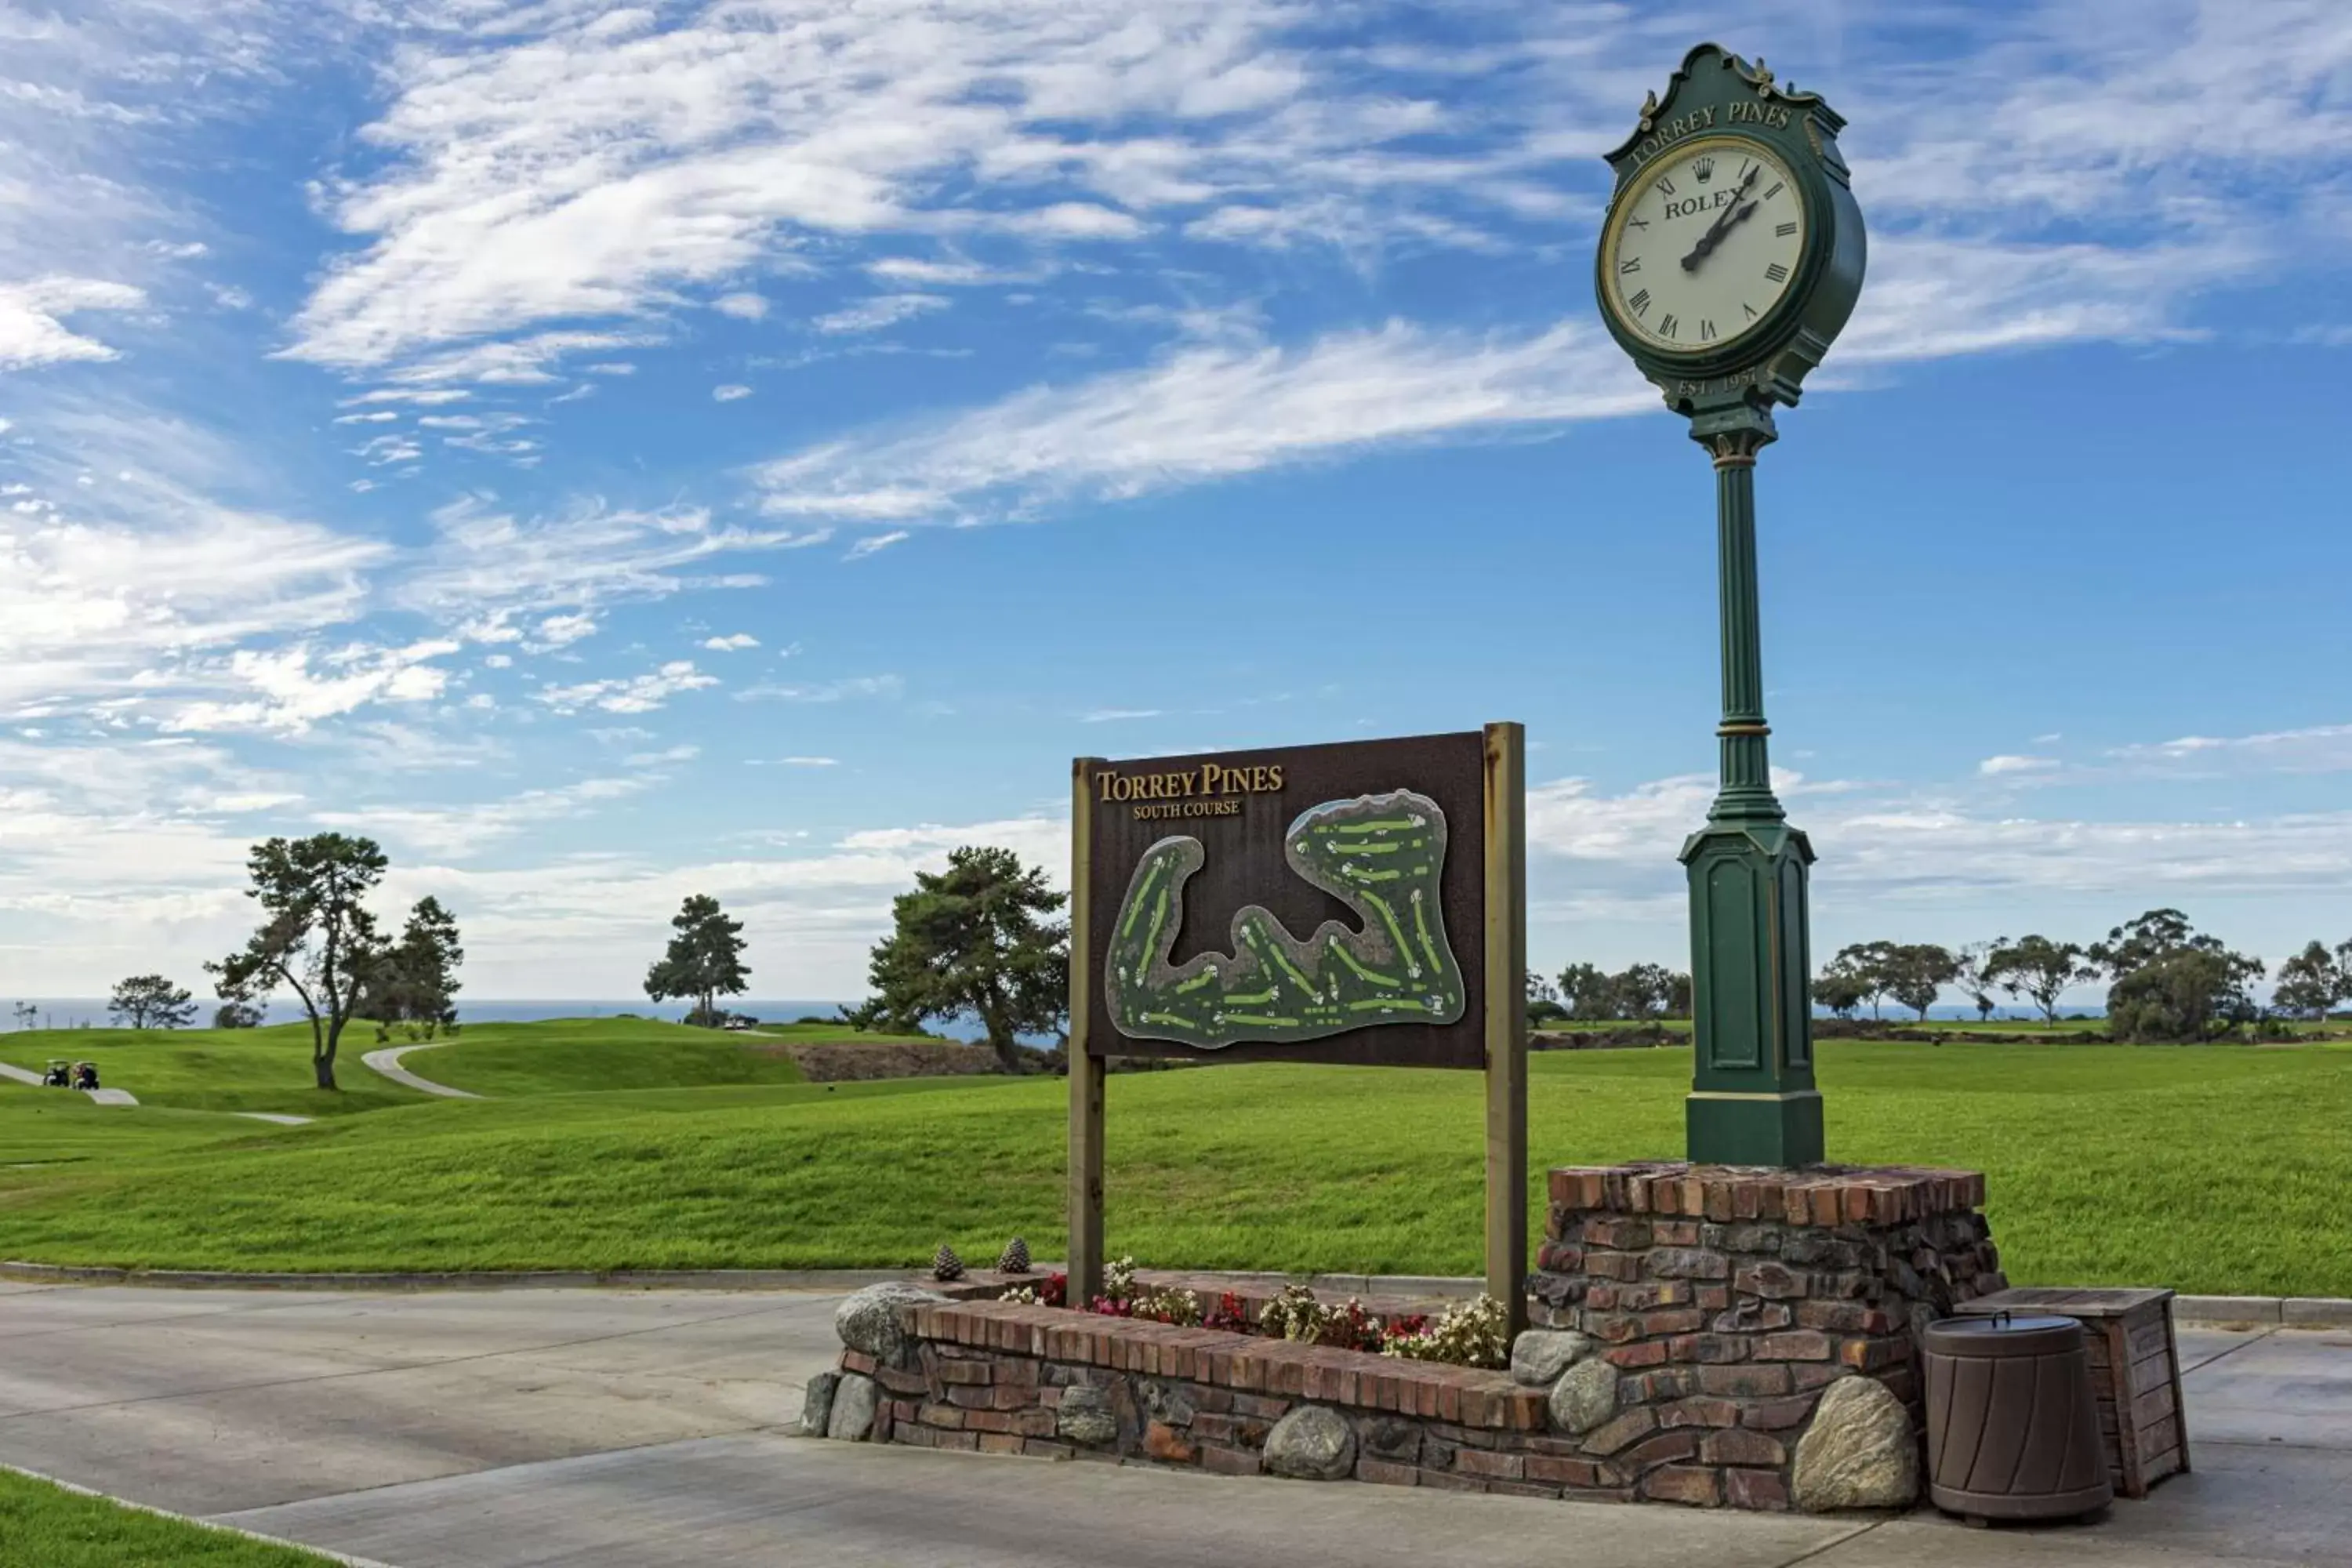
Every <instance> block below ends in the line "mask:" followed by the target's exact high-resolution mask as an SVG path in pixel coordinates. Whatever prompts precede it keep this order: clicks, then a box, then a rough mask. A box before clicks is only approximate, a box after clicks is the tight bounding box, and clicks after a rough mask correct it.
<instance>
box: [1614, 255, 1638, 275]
mask: <svg viewBox="0 0 2352 1568" xmlns="http://www.w3.org/2000/svg"><path fill="white" fill-rule="evenodd" d="M1617 270H1618V271H1619V272H1622V273H1633V272H1639V271H1640V270H1642V258H1640V257H1638V256H1629V257H1627V258H1625V259H1624V260H1622V261H1621V262H1619V263H1618V264H1617Z"/></svg>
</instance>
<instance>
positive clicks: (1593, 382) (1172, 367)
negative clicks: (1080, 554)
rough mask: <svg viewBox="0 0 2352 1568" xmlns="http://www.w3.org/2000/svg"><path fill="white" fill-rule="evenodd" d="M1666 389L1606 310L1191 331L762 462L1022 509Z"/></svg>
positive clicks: (784, 475)
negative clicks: (1115, 362)
mask: <svg viewBox="0 0 2352 1568" xmlns="http://www.w3.org/2000/svg"><path fill="white" fill-rule="evenodd" d="M1656 399H1657V395H1656V393H1655V392H1654V391H1653V390H1652V389H1651V388H1650V387H1649V386H1648V384H1646V383H1644V382H1643V381H1642V379H1641V378H1640V377H1639V376H1638V375H1636V374H1634V373H1633V370H1632V369H1631V367H1630V366H1628V365H1627V363H1625V359H1624V356H1623V355H1622V353H1619V352H1618V350H1617V347H1616V345H1615V344H1614V343H1613V342H1610V341H1609V340H1608V338H1607V337H1606V336H1605V335H1604V334H1602V333H1601V331H1600V330H1599V329H1598V328H1597V327H1587V326H1583V325H1580V324H1577V323H1573V322H1567V321H1563V322H1561V323H1559V325H1557V326H1554V327H1551V328H1549V330H1547V331H1540V332H1537V333H1534V334H1531V335H1527V336H1520V337H1507V336H1496V337H1484V336H1477V337H1474V336H1468V335H1464V334H1457V333H1445V332H1437V331H1430V330H1428V329H1425V328H1422V327H1416V326H1413V325H1412V324H1410V323H1408V322H1403V321H1391V322H1390V323H1388V324H1387V325H1386V326H1383V327H1381V328H1378V329H1375V330H1371V331H1339V332H1334V333H1331V334H1328V335H1327V336H1325V337H1323V338H1320V339H1318V340H1316V341H1315V342H1311V343H1308V344H1307V345H1305V346H1303V347H1301V348H1297V349H1282V348H1276V347H1259V346H1249V347H1243V346H1235V345H1227V344H1214V345H1210V344H1204V345H1200V346H1196V347H1188V348H1184V349H1181V350H1179V351H1177V352H1175V353H1171V354H1169V355H1167V356H1165V357H1163V358H1162V359H1160V361H1159V362H1157V363H1153V364H1151V365H1149V366H1146V367H1144V368H1142V369H1140V370H1132V371H1118V372H1113V373H1111V374H1106V375H1100V376H1097V377H1095V378H1094V379H1092V380H1089V381H1082V382H1078V383H1076V384H1072V385H1068V386H1064V387H1039V388H1034V389H1032V390H1030V391H1026V392H1021V393H1017V394H1015V395H1013V396H1011V397H1008V398H1005V399H1004V400H1003V401H1002V402H999V403H996V404H993V405H989V406H987V407H984V408H979V409H974V410H971V411H970V412H968V413H964V414H960V415H955V416H950V417H947V418H944V419H938V420H932V421H929V422H924V423H920V424H917V425H915V426H911V427H908V428H902V429H898V430H896V431H890V432H883V433H877V434H876V435H874V436H871V437H866V438H864V439H852V440H848V441H842V442H835V443H833V444H830V445H827V446H824V447H816V448H814V449H811V450H809V451H805V452H803V453H800V454H798V455H796V456H793V457H790V458H781V459H778V460H776V461H774V462H772V463H768V464H766V465H763V466H762V467H761V468H760V469H759V470H758V471H757V476H756V477H757V479H758V481H759V483H760V485H761V488H762V489H763V490H764V491H765V501H764V504H765V506H766V508H767V510H769V511H771V512H772V513H778V514H784V515H798V516H817V517H834V518H843V519H848V518H865V519H873V520H882V519H891V520H904V521H910V522H911V521H944V520H947V519H950V518H973V517H979V518H988V517H1007V516H1012V517H1017V516H1024V515H1027V514H1029V513H1032V512H1034V510H1038V509H1040V508H1043V507H1045V506H1046V505H1048V504H1050V503H1053V502H1056V501H1075V500H1118V499H1125V498H1129V497H1133V496H1138V495H1142V494H1146V493H1148V492H1150V491H1152V490H1157V489H1167V488H1169V487H1171V486H1173V485H1177V484H1181V483H1185V482H1188V481H1199V480H1202V479H1216V478H1222V477H1227V476H1231V475H1236V474H1244V473H1249V472H1252V471H1255V470H1257V469H1260V468H1272V467H1276V466H1277V465H1281V464H1286V463H1294V462H1298V461H1302V460H1306V459H1309V458H1328V457H1331V456H1334V455H1336V454H1339V453H1340V452H1344V451H1347V450H1349V449H1350V448H1354V447H1362V446H1366V445H1369V444H1371V443H1374V442H1381V441H1391V442H1392V441H1401V440H1414V439H1428V438H1433V437H1441V436H1462V435H1479V434H1496V433H1501V432H1505V431H1508V430H1511V429H1513V428H1519V427H1527V426H1543V425H1547V424H1553V423H1557V422H1559V421H1561V420H1567V419H1590V418H1599V417H1604V416H1612V415H1620V414H1628V413H1632V412H1634V411H1636V410H1647V409H1650V408H1654V406H1656Z"/></svg>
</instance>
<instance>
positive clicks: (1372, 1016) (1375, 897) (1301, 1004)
mask: <svg viewBox="0 0 2352 1568" xmlns="http://www.w3.org/2000/svg"><path fill="white" fill-rule="evenodd" d="M1282 849H1283V858H1285V859H1286V860H1287V861H1288V862H1289V865H1290V868H1291V869H1292V870H1293V871H1296V872H1297V874H1298V875H1299V876H1301V877H1303V878H1305V879H1307V881H1309V882H1312V883H1314V884H1315V885H1316V886H1317V887H1318V888H1321V889H1324V890H1325V891H1326V892H1328V893H1330V894H1331V895H1332V896H1333V897H1335V898H1337V899H1339V900H1341V901H1342V902H1344V903H1346V904H1347V905H1348V907H1349V908H1350V909H1352V910H1355V911H1356V914H1357V917H1358V918H1359V919H1360V921H1362V922H1363V929H1362V930H1360V931H1349V929H1348V928H1347V927H1346V926H1345V925H1343V924H1342V923H1340V922H1339V921H1325V922H1324V923H1323V924H1322V925H1321V926H1319V927H1318V928H1317V930H1316V931H1315V933H1314V934H1313V935H1312V936H1310V937H1308V938H1307V939H1306V940H1305V941H1303V942H1302V941H1300V940H1299V939H1298V938H1297V937H1295V936H1293V935H1291V934H1290V932H1289V931H1286V930H1285V929H1284V928H1283V924H1282V922H1281V921H1279V920H1276V918H1275V917H1274V916H1273V915H1272V914H1271V913H1269V912H1268V911H1267V910H1265V909H1263V908H1261V907H1259V906H1258V905H1256V904H1250V905H1247V906H1245V907H1244V908H1243V909H1242V910H1239V911H1238V912H1237V913H1235V914H1234V923H1233V928H1232V943H1231V945H1232V948H1233V952H1231V953H1230V954H1227V953H1221V952H1204V953H1202V954H1200V955H1198V956H1197V957H1194V958H1192V959H1191V960H1189V961H1188V962H1186V963H1184V964H1183V965H1182V966H1181V967H1178V966H1176V965H1173V964H1171V963H1169V953H1170V952H1171V950H1172V949H1173V948H1174V947H1175V945H1176V933H1177V931H1178V930H1179V929H1180V928H1181V926H1182V925H1183V923H1184V884H1185V883H1186V882H1187V881H1189V880H1191V879H1192V874H1193V873H1194V872H1196V871H1198V870H1199V869H1200V868H1202V866H1203V865H1205V864H1206V863H1207V859H1208V854H1207V851H1206V850H1205V849H1203V848H1202V845H1201V841H1200V840H1199V839H1197V838H1192V837H1184V836H1182V835H1177V836H1173V837H1167V838H1163V839H1161V840H1160V842H1158V843H1157V844H1154V845H1153V846H1152V847H1150V848H1149V849H1147V850H1145V851H1144V852H1143V858H1142V859H1140V860H1139V861H1138V862H1137V863H1136V868H1135V875H1134V877H1133V878H1132V879H1129V882H1128V885H1127V897H1126V898H1125V899H1123V900H1120V902H1119V908H1118V923H1117V924H1116V925H1115V926H1113V927H1112V929H1111V942H1110V955H1109V963H1108V969H1109V976H1108V999H1109V1002H1110V1014H1111V1019H1112V1021H1113V1022H1114V1023H1116V1024H1117V1025H1118V1027H1119V1031H1120V1032H1121V1033H1122V1034H1125V1035H1127V1036H1129V1037H1130V1038H1135V1039H1152V1040H1175V1041H1178V1042H1180V1043H1181V1044H1184V1045H1188V1046H1200V1047H1205V1048H1209V1049H1214V1048H1216V1047H1221V1046H1230V1045H1236V1044H1239V1043H1241V1042H1243V1041H1245V1040H1246V1041H1264V1042H1269V1043H1273V1044H1277V1045H1282V1044H1296V1043H1298V1042H1302V1041H1306V1040H1318V1039H1321V1038H1323V1037H1326V1036H1329V1035H1343V1034H1346V1033H1348V1032H1349V1030H1351V1029H1368V1028H1370V1027H1372V1026H1375V1025H1380V1024H1451V1023H1453V1022H1454V1020H1455V1019H1457V1018H1459V1017H1461V1016H1462V1010H1463V1008H1464V1006H1465V1005H1466V1004H1465V995H1466V992H1465V987H1464V985H1463V980H1462V968H1461V965H1460V964H1458V963H1455V962H1454V949H1453V947H1452V946H1451V945H1450V944H1449V943H1448V942H1447V941H1446V939H1445V920H1444V910H1442V909H1441V907H1440V905H1439V902H1438V876H1439V873H1440V872H1442V871H1443V870H1444V867H1445V814H1444V812H1442V811H1440V810H1439V809H1438V808H1437V804H1436V803H1435V802H1434V801H1433V800H1431V799H1430V798H1429V797H1428V796H1426V795H1416V794H1414V793H1413V792H1412V791H1411V790H1393V791H1391V792H1390V793H1388V794H1386V795H1358V796H1356V797H1355V798H1354V799H1352V800H1334V801H1327V802H1325V803H1324V804H1323V805H1318V806H1315V807H1313V808H1311V809H1309V810H1307V811H1305V812H1302V813H1300V814H1299V816H1298V817H1297V820H1296V821H1294V822H1293V823H1291V825H1290V828H1289V831H1288V832H1286V833H1285V834H1284V835H1283V841H1282Z"/></svg>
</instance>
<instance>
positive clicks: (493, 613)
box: [394, 498, 831, 638]
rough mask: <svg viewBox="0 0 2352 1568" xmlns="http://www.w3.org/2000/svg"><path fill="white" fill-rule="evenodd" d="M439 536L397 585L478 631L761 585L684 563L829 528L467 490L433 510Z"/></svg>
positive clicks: (815, 538)
mask: <svg viewBox="0 0 2352 1568" xmlns="http://www.w3.org/2000/svg"><path fill="white" fill-rule="evenodd" d="M433 523H434V528H435V538H434V541H433V542H432V543H431V544H430V545H429V546H428V547H427V548H426V550H425V553H424V556H423V559H422V560H421V562H420V563H418V565H417V567H416V569H415V571H414V572H413V573H412V574H410V575H409V576H408V577H407V578H406V580H405V581H404V582H403V583H402V584H400V586H399V588H398V589H397V590H396V592H395V594H394V600H395V602H396V603H397V604H399V605H401V606H402V607H404V608H409V609H416V610H422V611H424V612H425V613H427V614H431V615H435V616H441V617H444V618H446V619H449V620H453V621H466V622H469V623H472V624H473V625H472V626H471V627H469V631H468V634H467V635H469V636H472V637H478V638H482V637H485V635H486V633H487V632H489V631H491V630H493V629H494V628H496V627H499V626H503V625H504V624H505V619H506V617H508V616H513V615H517V614H529V613H549V612H558V611H563V610H583V609H591V608H594V607H596V606H598V605H606V604H614V603H620V602H625V601H630V600H642V599H659V598H666V597H667V596H668V595H672V594H675V593H677V592H679V591H680V590H681V589H684V588H687V587H688V586H694V585H701V586H719V585H740V586H751V585H753V584H756V583H757V582H758V581H760V580H759V579H757V578H742V577H722V578H719V579H716V580H713V579H710V578H704V577H698V576H694V575H689V574H688V573H687V572H686V570H685V569H687V568H690V567H692V566H694V565H696V564H697V563H701V562H704V561H707V560H709V558H711V557H713V556H716V555H720V554H725V553H730V552H742V551H764V550H789V549H796V548H799V547H802V546H804V545H810V544H818V543H822V542H824V541H825V540H826V539H828V538H830V537H831V533H830V531H823V530H817V531H800V532H793V531H788V530H786V531H770V530H749V529H740V528H734V527H729V526H724V525H720V524H718V523H715V522H713V521H712V520H711V516H710V513H709V511H708V510H704V509H701V508H698V507H672V508H666V509H663V510H650V511H647V510H633V509H628V508H615V507H608V506H605V505H604V504H602V503H601V502H598V501H595V500H588V501H584V502H581V503H577V504H575V505H573V506H572V508H570V509H569V510H564V511H561V512H557V513H554V514H552V515H547V516H539V517H530V518H523V517H518V516H516V515H514V514H513V513H511V512H508V511H503V510H498V509H497V508H496V507H495V506H494V505H492V504H491V503H490V502H488V500H479V499H474V498H468V499H466V500H459V501H456V502H453V503H451V504H450V505H448V506H446V507H443V508H442V509H441V510H438V511H436V512H435V513H434V514H433Z"/></svg>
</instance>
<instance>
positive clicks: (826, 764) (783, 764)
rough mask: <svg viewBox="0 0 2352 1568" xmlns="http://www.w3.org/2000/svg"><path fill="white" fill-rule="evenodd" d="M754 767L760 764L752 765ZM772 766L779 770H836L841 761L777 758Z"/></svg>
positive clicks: (833, 759)
mask: <svg viewBox="0 0 2352 1568" xmlns="http://www.w3.org/2000/svg"><path fill="white" fill-rule="evenodd" d="M754 765H755V766H757V765H760V764H758V763H754ZM774 765H775V766H777V767H780V768H837V767H839V766H840V765H841V759H840V758H839V757H778V758H777V759H776V760H775V763H774Z"/></svg>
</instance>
